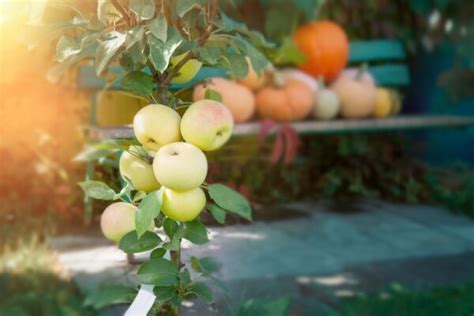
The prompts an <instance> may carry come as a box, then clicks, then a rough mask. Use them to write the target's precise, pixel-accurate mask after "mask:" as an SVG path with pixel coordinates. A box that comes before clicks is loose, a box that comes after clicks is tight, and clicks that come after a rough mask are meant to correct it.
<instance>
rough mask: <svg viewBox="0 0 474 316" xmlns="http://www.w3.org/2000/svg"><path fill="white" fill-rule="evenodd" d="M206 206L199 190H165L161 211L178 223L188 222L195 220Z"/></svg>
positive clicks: (203, 196)
mask: <svg viewBox="0 0 474 316" xmlns="http://www.w3.org/2000/svg"><path fill="white" fill-rule="evenodd" d="M205 206H206V195H205V194H204V191H203V190H202V189H201V188H199V187H198V188H195V189H191V190H189V191H184V192H178V191H173V190H170V189H165V191H164V193H163V205H162V206H161V211H162V212H163V213H164V214H165V215H166V216H168V217H169V218H171V219H172V220H175V221H179V222H188V221H192V220H193V219H195V218H196V217H197V216H198V215H199V213H201V211H202V210H203V209H204V207H205Z"/></svg>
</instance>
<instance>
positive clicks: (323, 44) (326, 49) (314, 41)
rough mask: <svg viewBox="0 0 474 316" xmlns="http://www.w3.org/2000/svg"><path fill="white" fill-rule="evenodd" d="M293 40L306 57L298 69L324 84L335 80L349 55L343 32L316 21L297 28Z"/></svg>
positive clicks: (338, 28)
mask: <svg viewBox="0 0 474 316" xmlns="http://www.w3.org/2000/svg"><path fill="white" fill-rule="evenodd" d="M293 40H294V42H295V44H296V46H297V48H298V49H299V50H300V51H301V52H302V53H304V54H305V55H306V61H305V62H304V63H303V64H301V66H300V68H301V69H302V70H304V71H306V72H307V73H309V74H311V75H313V76H315V77H319V76H322V77H323V78H324V80H325V81H326V82H329V81H332V80H333V79H335V78H336V77H337V76H338V74H339V73H340V71H341V70H342V69H344V67H345V66H346V63H347V58H348V55H349V42H348V40H347V36H346V33H345V32H344V30H343V29H342V28H341V27H340V26H339V25H337V24H336V23H334V22H331V21H318V22H312V23H309V24H306V25H303V26H301V27H299V28H298V29H297V30H296V32H295V34H294V36H293Z"/></svg>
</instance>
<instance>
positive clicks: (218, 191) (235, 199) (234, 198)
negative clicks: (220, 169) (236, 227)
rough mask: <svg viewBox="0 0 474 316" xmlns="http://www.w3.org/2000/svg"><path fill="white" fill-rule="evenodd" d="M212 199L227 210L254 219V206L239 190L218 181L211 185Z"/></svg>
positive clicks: (210, 193)
mask: <svg viewBox="0 0 474 316" xmlns="http://www.w3.org/2000/svg"><path fill="white" fill-rule="evenodd" d="M209 195H210V196H211V199H212V200H213V201H214V202H215V203H216V204H217V205H218V206H220V207H221V208H223V209H225V210H226V211H229V212H232V213H234V214H237V215H239V216H241V217H243V218H245V219H247V220H249V221H250V220H252V208H251V207H250V204H249V203H248V201H247V200H246V199H245V198H244V197H243V196H242V195H241V194H240V193H239V192H237V191H235V190H232V189H231V188H229V187H226V186H225V185H223V184H220V183H216V184H211V185H210V186H209Z"/></svg>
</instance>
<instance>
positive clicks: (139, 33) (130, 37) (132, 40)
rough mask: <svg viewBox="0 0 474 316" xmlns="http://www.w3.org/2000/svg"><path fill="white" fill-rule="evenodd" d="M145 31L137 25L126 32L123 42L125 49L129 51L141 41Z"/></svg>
mask: <svg viewBox="0 0 474 316" xmlns="http://www.w3.org/2000/svg"><path fill="white" fill-rule="evenodd" d="M144 35H145V29H144V27H143V26H142V25H137V26H134V27H133V28H131V29H130V30H128V31H127V39H126V40H125V48H126V49H130V48H131V47H132V46H133V45H135V44H136V43H138V42H139V41H141V40H142V39H143V36H144Z"/></svg>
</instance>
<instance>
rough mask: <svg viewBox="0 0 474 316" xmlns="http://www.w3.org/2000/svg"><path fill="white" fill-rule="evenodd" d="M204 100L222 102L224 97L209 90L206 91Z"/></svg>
mask: <svg viewBox="0 0 474 316" xmlns="http://www.w3.org/2000/svg"><path fill="white" fill-rule="evenodd" d="M204 99H209V100H214V101H218V102H222V95H221V94H220V93H219V92H217V91H216V90H212V89H209V88H208V89H206V92H205V93H204Z"/></svg>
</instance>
